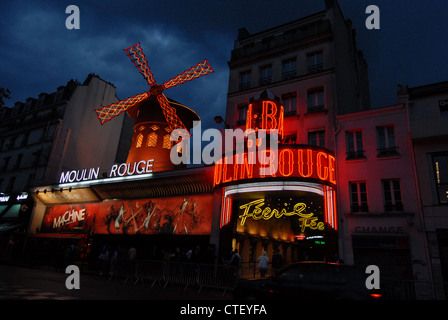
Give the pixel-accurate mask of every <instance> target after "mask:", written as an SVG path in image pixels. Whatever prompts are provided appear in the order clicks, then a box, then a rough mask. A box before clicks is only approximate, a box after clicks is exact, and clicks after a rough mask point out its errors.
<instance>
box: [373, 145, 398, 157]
mask: <svg viewBox="0 0 448 320" xmlns="http://www.w3.org/2000/svg"><path fill="white" fill-rule="evenodd" d="M377 152H378V154H377V157H378V158H385V157H393V156H398V155H400V154H399V153H398V147H389V148H383V149H377Z"/></svg>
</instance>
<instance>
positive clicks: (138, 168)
mask: <svg viewBox="0 0 448 320" xmlns="http://www.w3.org/2000/svg"><path fill="white" fill-rule="evenodd" d="M153 165H154V159H150V160H146V161H144V160H142V161H139V162H134V163H121V164H114V165H113V166H112V168H111V169H110V171H109V174H108V177H109V178H120V177H128V176H132V175H142V174H152V172H153ZM99 173H100V167H98V168H90V169H82V170H71V171H65V172H62V173H61V177H60V178H59V184H72V183H80V182H83V181H93V180H97V179H98V175H99ZM101 180H104V179H101Z"/></svg>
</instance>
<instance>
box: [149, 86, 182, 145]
mask: <svg viewBox="0 0 448 320" xmlns="http://www.w3.org/2000/svg"><path fill="white" fill-rule="evenodd" d="M157 100H158V101H159V104H160V107H161V108H162V111H163V115H164V116H165V119H166V121H167V122H168V124H169V126H170V129H171V131H174V130H176V129H185V131H182V134H181V136H182V139H186V138H188V137H190V132H189V131H188V130H187V128H186V127H185V125H184V124H183V123H182V121H181V120H180V119H179V117H178V116H177V114H176V110H175V109H174V108H173V107H171V105H170V103H169V102H168V99H167V98H166V97H165V95H164V94H160V95H158V96H157ZM179 141H180V139H177V142H179Z"/></svg>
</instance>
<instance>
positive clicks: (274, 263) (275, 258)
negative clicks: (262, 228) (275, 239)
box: [272, 249, 283, 275]
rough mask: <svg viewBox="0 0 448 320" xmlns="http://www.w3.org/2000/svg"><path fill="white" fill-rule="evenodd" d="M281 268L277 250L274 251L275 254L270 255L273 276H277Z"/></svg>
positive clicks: (281, 263)
mask: <svg viewBox="0 0 448 320" xmlns="http://www.w3.org/2000/svg"><path fill="white" fill-rule="evenodd" d="M282 267H283V257H282V255H281V254H280V252H279V250H278V249H275V252H274V254H273V255H272V269H274V275H277V274H278V272H279V271H280V270H281V268H282Z"/></svg>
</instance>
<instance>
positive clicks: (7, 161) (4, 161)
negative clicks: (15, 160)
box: [1, 156, 11, 171]
mask: <svg viewBox="0 0 448 320" xmlns="http://www.w3.org/2000/svg"><path fill="white" fill-rule="evenodd" d="M10 160H11V156H9V157H4V158H3V166H2V169H1V170H2V171H7V170H8V165H9V161H10Z"/></svg>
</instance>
